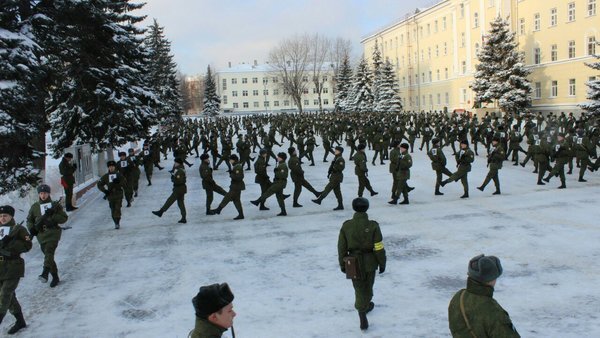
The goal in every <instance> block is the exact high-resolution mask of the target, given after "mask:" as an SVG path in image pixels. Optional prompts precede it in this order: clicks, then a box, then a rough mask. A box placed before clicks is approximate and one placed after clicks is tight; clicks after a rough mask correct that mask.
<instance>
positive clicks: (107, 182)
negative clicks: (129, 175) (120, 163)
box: [97, 161, 127, 229]
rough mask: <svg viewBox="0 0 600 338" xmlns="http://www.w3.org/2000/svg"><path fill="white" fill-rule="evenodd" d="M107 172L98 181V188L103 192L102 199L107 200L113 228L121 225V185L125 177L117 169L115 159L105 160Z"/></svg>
mask: <svg viewBox="0 0 600 338" xmlns="http://www.w3.org/2000/svg"><path fill="white" fill-rule="evenodd" d="M106 166H107V167H108V172H107V173H106V174H104V175H103V176H102V177H101V178H100V180H99V181H98V184H97V186H98V189H99V190H100V191H102V192H103V193H104V199H105V200H108V206H109V207H110V213H111V216H112V219H113V222H114V223H115V229H119V228H120V227H121V223H120V222H121V205H122V203H123V187H124V186H125V185H126V184H127V179H126V178H125V176H123V175H122V174H121V173H120V172H119V171H118V170H117V163H116V162H115V161H108V162H106Z"/></svg>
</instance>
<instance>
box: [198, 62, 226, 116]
mask: <svg viewBox="0 0 600 338" xmlns="http://www.w3.org/2000/svg"><path fill="white" fill-rule="evenodd" d="M220 110H221V99H220V98H219V94H217V86H216V84H215V79H214V77H213V74H212V71H211V70H210V66H208V69H207V70H206V76H205V77H204V110H203V111H202V114H206V115H209V116H215V115H218V114H219V111H220Z"/></svg>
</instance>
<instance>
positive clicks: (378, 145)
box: [357, 128, 385, 165]
mask: <svg viewBox="0 0 600 338" xmlns="http://www.w3.org/2000/svg"><path fill="white" fill-rule="evenodd" d="M357 149H358V148H357ZM373 150H374V151H375V154H374V155H373V160H372V162H371V164H372V165H375V161H376V160H377V155H379V163H380V164H381V165H383V164H385V163H384V162H383V152H382V151H383V129H382V128H380V129H378V130H377V133H376V134H375V135H374V136H373ZM363 153H364V152H363ZM365 158H366V156H365Z"/></svg>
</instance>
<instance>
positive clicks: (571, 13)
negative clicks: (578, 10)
mask: <svg viewBox="0 0 600 338" xmlns="http://www.w3.org/2000/svg"><path fill="white" fill-rule="evenodd" d="M568 13H569V14H568V17H569V22H573V21H575V3H574V2H569V10H568Z"/></svg>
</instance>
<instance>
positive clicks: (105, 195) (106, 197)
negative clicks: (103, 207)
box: [102, 191, 108, 201]
mask: <svg viewBox="0 0 600 338" xmlns="http://www.w3.org/2000/svg"><path fill="white" fill-rule="evenodd" d="M102 198H103V199H104V200H105V201H106V200H107V199H108V191H105V192H104V197H102Z"/></svg>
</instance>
